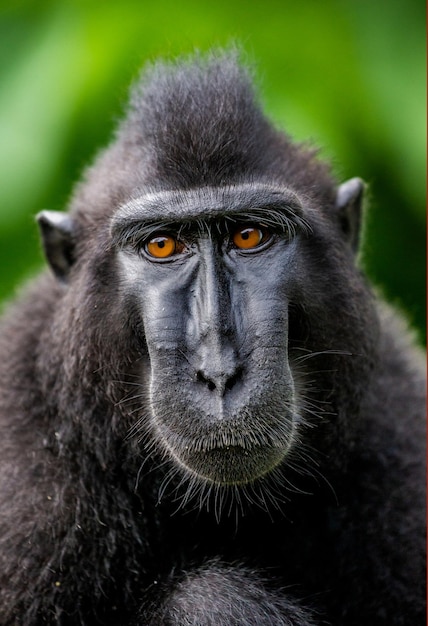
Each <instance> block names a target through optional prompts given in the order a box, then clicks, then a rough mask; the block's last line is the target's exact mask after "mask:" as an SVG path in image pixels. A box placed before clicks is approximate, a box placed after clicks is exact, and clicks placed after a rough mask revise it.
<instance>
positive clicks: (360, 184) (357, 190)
mask: <svg viewBox="0 0 428 626" xmlns="http://www.w3.org/2000/svg"><path fill="white" fill-rule="evenodd" d="M364 189H365V184H364V181H363V180H361V178H351V179H350V180H347V181H346V182H344V183H342V184H341V185H339V187H338V189H337V193H336V210H337V213H338V217H339V222H340V226H341V228H342V231H343V233H344V235H345V237H346V239H347V240H348V241H349V243H350V245H351V247H352V249H353V250H354V251H355V252H356V251H357V250H358V245H359V243H360V234H361V214H362V207H363V197H364Z"/></svg>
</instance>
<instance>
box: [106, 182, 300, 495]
mask: <svg viewBox="0 0 428 626" xmlns="http://www.w3.org/2000/svg"><path fill="white" fill-rule="evenodd" d="M258 191H260V190H258ZM201 193H202V192H201ZM245 193H246V194H247V195H248V194H250V195H251V194H252V195H254V193H255V190H254V188H249V187H246V188H240V189H239V190H234V195H233V199H232V197H230V195H229V196H228V197H227V198H225V197H222V198H221V199H217V198H216V199H213V198H210V194H211V195H212V191H207V190H205V193H204V196H205V197H198V198H196V197H195V194H193V197H190V198H189V197H187V198H186V203H187V204H186V206H185V207H184V206H183V213H185V215H183V217H182V219H180V220H179V221H174V222H169V223H168V222H164V223H162V224H159V223H157V222H155V223H152V224H151V225H150V226H149V227H147V222H146V223H145V224H144V226H143V225H140V227H136V226H135V224H133V225H132V229H131V230H129V224H127V225H126V221H124V218H126V209H125V211H122V215H121V216H119V217H117V218H116V222H115V223H114V225H113V230H114V231H116V234H117V232H119V231H120V232H121V235H120V236H121V238H122V244H121V250H120V253H119V258H120V264H121V275H122V277H123V278H122V281H123V284H124V289H125V290H126V291H127V292H128V293H129V292H131V293H133V295H134V298H136V299H137V301H138V310H139V315H140V316H141V319H142V322H143V327H144V334H145V341H146V344H147V348H148V353H149V359H150V382H149V398H150V412H151V428H152V431H153V433H154V436H155V438H156V439H157V441H158V442H159V443H160V444H161V446H162V448H163V449H164V450H165V451H167V453H168V455H170V456H171V457H172V458H173V459H174V460H175V462H177V463H178V464H179V465H180V466H181V467H183V468H185V470H186V471H188V472H190V473H191V474H195V475H197V476H198V477H200V478H203V479H205V480H207V481H211V482H214V483H216V484H224V485H228V484H237V483H246V482H251V481H254V480H255V479H257V478H260V477H261V476H264V475H265V474H266V473H268V472H270V471H271V470H272V469H273V468H274V467H276V466H277V465H278V464H279V463H281V461H282V460H283V459H284V457H285V456H286V455H287V452H288V450H289V448H290V446H292V445H293V440H294V438H295V437H296V432H297V430H298V427H299V422H300V415H299V408H298V405H299V403H298V400H297V397H296V386H295V383H294V380H293V375H292V372H291V369H290V365H289V361H288V358H287V351H288V298H289V297H290V295H292V292H293V280H294V279H293V264H295V256H296V250H297V247H298V245H299V244H298V239H299V237H300V236H301V235H302V232H301V231H302V229H303V222H302V221H301V219H300V213H299V209H298V207H297V205H296V207H295V209H294V212H293V210H292V208H291V206H290V202H291V199H290V198H282V201H283V205H284V207H283V208H281V209H278V208H277V209H275V210H274V209H273V208H272V207H270V208H269V206H268V205H269V198H268V197H267V196H266V193H265V194H264V198H263V204H264V209H263V210H260V209H254V208H249V207H248V206H245V208H244V206H240V205H239V202H238V200H237V199H238V198H241V203H242V195H243V194H244V195H245ZM207 196H208V198H209V201H210V202H211V204H212V205H213V206H215V204H216V203H217V205H218V206H220V207H221V208H220V210H218V209H217V210H216V211H215V212H213V214H212V216H210V217H209V219H206V214H207V208H206V206H204V204H206V202H207ZM276 202H277V199H276ZM231 203H233V204H234V207H233V211H230V208H229V210H228V212H227V214H226V204H231ZM142 204H144V200H143V201H142ZM183 204H184V203H183ZM237 205H238V206H237ZM189 206H190V207H191V208H190V209H189ZM201 206H202V207H203V212H201V214H200V215H198V213H197V212H198V211H199V210H200V208H199V207H201ZM250 206H251V205H250ZM194 213H196V215H194ZM127 229H128V230H127ZM267 364H269V367H267Z"/></svg>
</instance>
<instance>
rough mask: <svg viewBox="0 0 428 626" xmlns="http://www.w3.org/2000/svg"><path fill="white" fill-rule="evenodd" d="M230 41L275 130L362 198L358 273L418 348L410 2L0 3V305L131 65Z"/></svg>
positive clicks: (418, 184)
mask: <svg viewBox="0 0 428 626" xmlns="http://www.w3.org/2000/svg"><path fill="white" fill-rule="evenodd" d="M231 42H239V43H241V44H242V46H243V49H244V51H245V53H246V55H247V56H248V58H249V59H250V61H254V62H255V63H256V65H257V66H258V68H259V72H258V75H259V79H260V80H259V83H260V89H261V93H262V100H263V102H264V104H265V109H266V111H267V112H268V114H269V115H271V116H272V117H273V119H274V120H275V121H276V123H277V124H278V125H279V126H281V127H284V128H286V129H287V130H288V132H289V133H290V134H291V135H292V136H294V137H295V138H296V139H298V140H306V139H309V140H311V141H313V142H314V143H315V144H316V145H320V146H321V147H322V148H323V150H322V154H323V155H324V156H325V157H326V158H328V159H330V160H331V162H332V163H333V166H334V169H335V171H336V173H337V174H338V176H339V178H340V179H341V180H342V179H343V180H344V179H346V178H348V177H351V176H356V175H358V176H362V177H363V178H364V179H365V180H366V181H367V182H368V183H369V185H370V196H371V199H370V210H369V213H368V216H367V220H366V234H365V244H364V249H363V253H362V255H361V262H362V263H363V265H364V267H365V268H366V270H367V272H368V273H369V275H370V277H371V278H372V280H373V281H374V283H375V284H376V285H378V286H379V287H380V289H381V290H382V291H383V292H384V294H385V295H386V297H387V298H388V299H389V300H392V301H393V302H395V303H396V304H398V306H400V307H401V308H402V309H403V310H405V311H406V313H407V315H408V317H409V319H410V320H411V321H412V322H413V323H414V324H415V325H416V326H417V327H418V328H419V330H420V334H421V337H422V338H424V337H425V334H424V333H425V331H424V328H425V296H424V292H425V160H426V148H425V137H426V134H425V110H426V108H425V107H426V102H425V6H424V3H423V2H422V1H421V0H348V1H347V0H323V1H322V2H320V1H319V0H301V1H299V2H297V1H296V0H294V1H293V0H263V1H260V2H256V1H254V2H251V1H250V0H216V1H215V2H214V1H212V2H209V3H208V2H202V1H200V2H197V1H196V0H180V1H177V0H175V1H173V0H170V1H168V0H167V1H162V0H140V1H139V2H137V1H134V0H120V1H119V0H97V1H96V0H80V1H79V0H76V1H73V0H69V1H67V0H63V1H61V0H56V1H43V0H37V1H30V0H21V1H20V0H14V1H12V0H11V1H10V2H8V1H7V0H6V1H5V0H0V268H1V269H0V300H3V301H4V300H5V299H8V298H10V297H11V296H12V295H13V293H14V291H15V290H16V287H17V285H19V284H20V283H22V281H23V279H25V278H28V277H29V276H31V275H33V274H34V273H35V272H36V271H37V270H38V268H40V266H41V265H42V263H43V260H42V256H41V254H40V248H39V242H38V235H37V229H36V226H35V222H34V217H33V216H34V214H35V213H36V212H38V211H39V210H41V209H43V208H48V209H55V210H59V209H62V208H64V207H65V205H66V203H67V199H68V197H69V195H70V192H71V189H72V185H73V182H75V181H76V180H77V179H78V177H79V175H80V173H81V171H82V169H83V167H84V166H85V164H88V163H89V162H90V160H91V159H92V158H93V156H94V154H95V153H96V151H97V149H99V148H100V147H102V146H103V145H105V144H106V143H107V142H108V141H109V138H110V137H111V133H112V130H113V128H114V126H115V124H116V122H117V119H118V118H119V117H120V116H121V114H122V112H123V110H124V106H125V103H126V98H127V90H128V86H129V84H130V82H131V81H132V80H134V79H135V77H136V76H137V75H138V72H139V69H140V67H141V65H142V64H143V63H144V62H145V61H147V60H153V59H155V58H157V57H159V56H163V57H168V58H171V57H173V56H175V55H177V54H180V53H183V52H184V53H187V52H190V51H192V50H193V49H194V48H198V49H201V50H206V49H208V48H210V47H212V46H218V45H224V44H230V43H231Z"/></svg>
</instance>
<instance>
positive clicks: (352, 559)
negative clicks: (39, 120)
mask: <svg viewBox="0 0 428 626" xmlns="http://www.w3.org/2000/svg"><path fill="white" fill-rule="evenodd" d="M237 56H238V55H237V54H235V53H234V52H225V53H221V52H220V53H218V52H217V53H211V54H208V55H206V56H200V55H196V56H194V57H192V58H191V59H184V60H183V59H182V60H179V61H178V62H174V63H157V64H155V65H154V66H152V67H151V68H149V69H148V70H147V71H146V72H145V73H144V75H143V77H142V79H141V81H140V82H139V83H138V85H137V86H136V87H135V88H134V89H133V92H132V96H131V103H130V106H129V110H128V112H127V116H126V118H125V120H124V121H123V122H122V123H121V124H120V126H119V128H118V131H117V133H116V135H115V138H114V141H113V142H112V144H111V145H110V147H108V148H107V149H106V150H105V151H104V152H103V153H102V154H101V155H100V156H99V157H98V158H97V160H96V162H95V165H93V166H92V167H91V168H89V169H88V170H87V172H86V174H85V177H84V179H83V180H82V181H81V182H80V183H79V185H78V186H77V190H76V192H75V194H74V196H73V198H72V200H71V204H70V207H69V209H68V212H66V213H61V212H51V211H43V212H42V213H40V214H39V215H38V223H39V226H40V231H41V237H42V243H43V248H44V251H45V254H46V258H47V261H48V265H49V268H48V269H47V270H46V272H44V273H43V274H42V275H41V276H40V277H39V278H37V279H36V280H35V281H34V282H33V283H32V284H30V285H29V286H27V288H26V289H25V290H24V293H23V294H22V295H21V297H20V298H19V300H18V302H17V303H15V304H13V305H11V306H10V308H9V310H8V312H6V314H5V316H4V318H3V320H2V322H1V330H0V354H1V360H0V429H1V435H0V529H1V532H0V545H1V547H0V624H1V626H16V625H18V624H19V625H20V626H35V625H39V624H40V625H42V624H43V625H61V626H69V625H70V626H83V625H84V626H93V625H95V624H102V625H104V626H126V625H133V626H145V625H147V626H156V625H159V626H160V625H171V626H172V625H176V626H184V625H193V626H209V625H210V626H231V625H232V626H233V625H237V624H242V625H246V626H251V625H253V626H260V625H272V626H273V625H274V626H285V625H292V626H310V625H312V626H316V625H319V626H321V625H322V624H330V625H331V626H357V625H358V626H360V625H361V624H376V625H377V626H382V625H384V626H405V625H406V626H410V625H411V626H418V625H419V626H421V625H422V624H424V623H425V618H424V596H425V593H424V588H425V574H424V573H425V566H424V544H425V532H424V458H425V452H424V441H425V439H424V415H425V404H424V402H425V399H424V398H425V385H424V381H425V377H424V367H423V360H422V357H421V354H420V352H419V350H418V349H417V348H416V347H414V346H413V343H412V340H411V339H410V335H409V333H408V331H407V330H406V327H405V324H404V322H403V321H402V320H401V319H400V318H399V317H398V316H397V314H396V313H395V312H394V311H392V309H391V308H390V307H389V306H387V305H386V304H384V303H382V302H380V301H379V299H378V298H377V297H376V296H375V295H374V293H373V290H372V289H371V287H370V286H369V284H368V282H367V280H366V278H365V277H364V276H363V274H362V271H361V269H360V268H359V267H358V264H357V262H356V256H357V251H358V246H359V239H360V231H361V212H362V204H363V196H364V188H365V185H364V183H363V182H362V180H360V179H359V178H353V179H351V180H349V181H347V182H344V183H342V184H338V183H337V182H336V180H335V178H334V176H333V174H332V172H331V170H330V167H329V165H327V164H326V163H324V162H322V161H320V160H319V158H318V156H317V152H316V150H314V149H312V148H310V147H308V146H305V145H297V144H296V143H293V142H292V141H291V139H290V137H289V136H288V135H287V134H285V133H284V132H282V131H280V130H278V129H277V128H276V127H275V126H274V125H273V124H272V123H271V122H270V121H269V120H268V119H267V118H266V117H265V115H264V114H263V112H262V110H261V107H260V104H259V102H258V98H257V96H256V95H255V92H254V89H253V87H252V78H251V72H249V71H248V70H247V69H245V68H243V67H242V66H241V64H240V62H239V60H237Z"/></svg>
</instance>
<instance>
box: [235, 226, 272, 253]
mask: <svg viewBox="0 0 428 626" xmlns="http://www.w3.org/2000/svg"><path fill="white" fill-rule="evenodd" d="M232 240H233V243H234V245H235V246H236V247H237V248H239V250H251V249H252V248H257V246H259V245H260V244H261V243H263V241H265V240H266V233H264V232H263V231H262V230H261V229H260V228H256V227H255V226H246V227H245V228H241V229H239V230H236V231H235V232H234V233H233V237H232Z"/></svg>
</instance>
